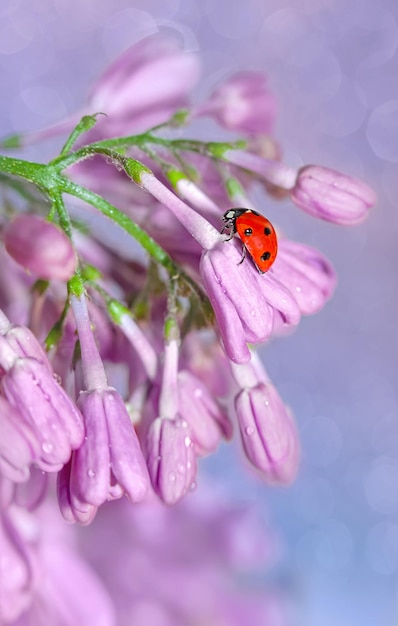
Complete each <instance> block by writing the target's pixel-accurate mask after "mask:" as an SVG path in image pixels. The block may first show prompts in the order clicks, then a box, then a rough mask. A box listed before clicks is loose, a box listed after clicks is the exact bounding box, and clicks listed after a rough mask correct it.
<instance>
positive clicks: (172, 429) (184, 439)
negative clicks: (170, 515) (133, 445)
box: [146, 416, 196, 504]
mask: <svg viewBox="0 0 398 626" xmlns="http://www.w3.org/2000/svg"><path fill="white" fill-rule="evenodd" d="M146 449H147V464H148V470H149V474H150V477H151V481H152V486H153V488H154V490H155V491H156V493H157V494H158V496H159V497H160V498H161V499H162V500H163V501H164V502H166V504H174V503H175V502H178V500H180V499H181V498H182V497H183V496H184V495H185V494H186V493H187V492H188V491H189V489H190V488H192V486H193V485H194V480H195V475H196V456H195V451H194V447H193V442H192V439H191V432H190V429H189V427H188V424H187V422H185V421H184V420H182V419H180V418H179V417H178V416H177V417H176V419H169V418H167V417H157V418H156V419H155V420H154V421H153V422H152V424H151V426H150V428H149V430H148V433H147V441H146Z"/></svg>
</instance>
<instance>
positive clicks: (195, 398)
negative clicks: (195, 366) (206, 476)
mask: <svg viewBox="0 0 398 626" xmlns="http://www.w3.org/2000/svg"><path fill="white" fill-rule="evenodd" d="M178 398H179V412H180V415H181V416H182V419H183V420H184V421H186V422H187V423H188V424H189V427H190V429H191V436H192V441H193V444H194V448H195V452H196V454H198V455H206V454H210V452H214V451H215V450H216V449H217V447H218V445H219V443H220V441H221V438H222V437H225V438H226V439H230V438H231V437H232V424H231V422H230V420H229V418H228V416H227V415H226V413H225V411H223V410H222V408H221V406H220V405H219V404H218V402H217V401H216V400H215V398H214V397H213V396H212V395H211V393H210V391H209V390H208V388H207V387H206V385H204V384H203V383H202V381H201V380H199V378H197V377H196V376H194V375H193V374H191V373H190V372H188V371H186V370H183V371H180V372H179V373H178Z"/></svg>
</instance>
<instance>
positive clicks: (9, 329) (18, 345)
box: [0, 310, 52, 372]
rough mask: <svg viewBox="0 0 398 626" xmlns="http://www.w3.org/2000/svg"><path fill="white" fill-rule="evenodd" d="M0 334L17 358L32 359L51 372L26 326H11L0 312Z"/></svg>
mask: <svg viewBox="0 0 398 626" xmlns="http://www.w3.org/2000/svg"><path fill="white" fill-rule="evenodd" d="M0 334H1V335H3V337H5V338H6V339H7V342H8V344H9V346H10V347H11V348H12V349H13V350H14V351H15V352H16V354H17V355H18V356H21V357H24V356H28V357H33V358H34V359H37V360H38V361H40V362H41V363H43V365H45V366H46V367H48V369H49V370H50V371H51V372H52V367H51V364H50V362H49V360H48V358H47V354H46V353H45V351H44V349H43V348H42V346H41V345H40V343H39V341H38V340H37V338H36V336H35V335H34V334H33V333H32V331H31V330H29V328H28V327H27V326H18V325H16V324H11V322H10V321H9V320H8V318H7V317H6V316H5V315H4V313H3V311H1V310H0Z"/></svg>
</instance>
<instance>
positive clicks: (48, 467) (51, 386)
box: [0, 337, 84, 471]
mask: <svg viewBox="0 0 398 626" xmlns="http://www.w3.org/2000/svg"><path fill="white" fill-rule="evenodd" d="M0 365H1V367H2V368H3V370H4V372H5V373H4V375H3V377H2V379H1V389H2V391H3V394H4V396H5V398H6V399H7V400H8V402H9V403H10V404H11V405H12V406H13V407H14V409H15V410H16V413H17V414H19V415H20V418H21V420H22V421H23V422H24V423H26V424H27V425H28V426H29V427H30V428H31V430H32V431H33V433H34V436H35V437H36V438H37V440H38V441H39V442H40V450H39V456H38V458H37V460H36V462H37V465H38V467H40V468H41V469H43V470H45V471H58V470H60V469H61V467H62V466H63V465H64V463H66V462H67V461H68V459H69V457H70V455H71V451H72V450H73V449H76V448H78V447H79V446H80V445H81V443H82V441H83V438H84V427H83V420H82V417H81V415H80V413H79V411H78V409H77V408H76V407H75V405H74V404H73V402H72V401H71V399H70V398H69V397H68V396H67V394H66V393H65V391H64V390H63V389H62V387H61V386H60V385H59V384H58V383H57V382H56V380H55V379H54V377H53V376H52V375H51V373H50V372H49V370H48V369H47V367H46V366H45V365H43V364H42V363H40V362H39V361H37V360H36V359H33V358H29V357H26V358H19V357H18V356H17V355H16V353H15V352H14V351H13V350H12V349H11V348H10V347H9V346H8V343H7V341H6V340H5V339H4V338H3V337H0Z"/></svg>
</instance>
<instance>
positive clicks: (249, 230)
mask: <svg viewBox="0 0 398 626" xmlns="http://www.w3.org/2000/svg"><path fill="white" fill-rule="evenodd" d="M252 234H253V229H252V228H245V235H247V236H248V235H252Z"/></svg>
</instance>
